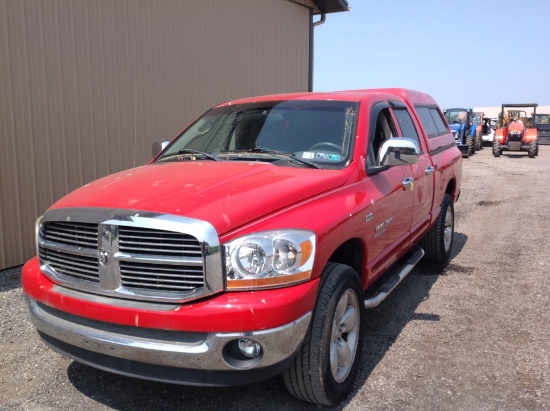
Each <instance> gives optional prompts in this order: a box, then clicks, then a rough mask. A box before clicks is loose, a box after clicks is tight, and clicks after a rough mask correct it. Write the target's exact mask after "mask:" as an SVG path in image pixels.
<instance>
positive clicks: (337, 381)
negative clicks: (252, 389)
mask: <svg viewBox="0 0 550 411" xmlns="http://www.w3.org/2000/svg"><path fill="white" fill-rule="evenodd" d="M321 276H322V278H324V280H323V282H322V283H321V289H320V291H319V297H318V299H317V305H316V307H315V311H314V313H313V318H312V320H311V324H310V326H309V329H308V332H307V334H306V337H305V339H304V342H303V344H302V347H301V349H300V351H299V353H298V355H297V356H296V358H295V359H294V361H293V362H292V364H291V365H290V367H289V368H288V369H287V370H286V371H285V372H284V374H283V379H284V382H285V386H286V388H287V390H288V391H289V392H290V393H291V394H292V395H293V396H295V397H296V398H299V399H301V400H304V401H308V402H312V403H315V404H319V405H336V404H338V403H339V402H340V401H341V400H342V399H343V398H344V397H345V396H347V395H348V394H349V393H350V392H351V389H352V387H353V383H354V381H355V377H356V375H357V370H358V368H359V362H360V357H361V350H362V346H363V336H364V329H365V326H364V323H365V320H364V318H365V305H364V302H363V289H362V286H361V281H360V279H359V276H358V275H357V273H356V272H355V271H354V270H353V269H352V268H351V267H348V266H347V265H344V264H334V263H329V264H328V265H327V266H326V267H325V269H324V271H323V274H321Z"/></svg>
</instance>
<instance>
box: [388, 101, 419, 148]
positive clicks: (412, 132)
mask: <svg viewBox="0 0 550 411" xmlns="http://www.w3.org/2000/svg"><path fill="white" fill-rule="evenodd" d="M394 113H395V117H396V118H397V122H398V123H399V127H401V131H402V132H403V137H408V138H412V139H413V140H416V141H417V142H419V140H418V133H417V132H416V128H415V126H414V123H413V121H412V118H411V115H410V114H409V112H408V111H407V109H406V108H397V109H395V110H394ZM419 143H420V142H419Z"/></svg>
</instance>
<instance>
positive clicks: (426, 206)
mask: <svg viewBox="0 0 550 411" xmlns="http://www.w3.org/2000/svg"><path fill="white" fill-rule="evenodd" d="M392 109H393V113H394V115H395V118H396V119H397V125H398V126H399V129H400V130H399V135H400V136H402V137H407V138H411V139H413V140H415V141H416V142H417V143H418V145H419V147H420V156H419V158H418V161H417V162H416V163H415V164H413V165H410V166H405V167H404V168H406V169H407V174H409V175H411V176H412V178H413V179H414V183H413V185H412V186H411V192H412V195H413V211H412V218H411V232H412V233H413V236H416V234H417V233H422V232H423V231H424V229H425V228H427V226H428V225H429V224H430V217H431V211H432V208H433V205H432V202H433V195H434V186H435V174H434V172H435V167H434V164H433V162H432V158H431V156H430V153H429V149H428V146H427V142H426V141H425V139H424V138H421V135H420V132H419V127H418V126H417V125H415V122H414V120H413V116H411V113H410V111H409V109H408V107H407V106H406V105H405V104H403V103H401V102H392ZM434 110H435V112H434ZM425 115H427V116H430V118H431V124H432V125H433V127H434V129H435V130H436V131H437V130H438V129H439V128H440V127H441V128H442V129H443V130H444V131H443V132H448V130H447V127H446V126H445V124H444V122H443V120H442V118H441V115H440V114H439V113H438V111H437V108H431V107H426V113H425ZM437 132H439V131H437Z"/></svg>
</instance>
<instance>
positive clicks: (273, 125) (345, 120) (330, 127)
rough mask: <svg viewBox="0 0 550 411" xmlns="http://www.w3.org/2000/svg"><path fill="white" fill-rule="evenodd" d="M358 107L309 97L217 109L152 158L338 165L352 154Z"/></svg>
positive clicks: (335, 166)
mask: <svg viewBox="0 0 550 411" xmlns="http://www.w3.org/2000/svg"><path fill="white" fill-rule="evenodd" d="M357 111H358V103H355V102H344V101H313V100H307V101H306V100H289V101H275V102H262V103H248V104H236V105H226V106H222V107H217V108H214V109H212V110H210V111H208V112H207V113H205V114H204V115H203V116H202V117H201V118H199V119H198V120H197V121H196V122H195V123H194V124H193V125H191V126H190V127H189V128H188V129H186V130H185V131H184V132H183V133H182V134H181V135H180V136H179V137H178V138H177V139H176V140H175V141H174V142H173V143H172V144H171V145H170V146H169V147H168V148H167V149H166V150H165V151H164V152H163V153H162V155H161V156H160V157H159V158H158V159H157V162H158V161H161V162H162V161H183V160H187V159H190V158H192V159H195V158H198V157H197V156H198V155H199V154H198V153H201V152H202V153H203V154H209V155H214V156H215V157H216V159H218V160H222V161H239V160H259V161H271V162H274V163H278V164H280V165H292V166H301V167H303V166H305V165H306V164H307V163H308V162H311V163H314V165H315V166H317V167H319V166H320V167H322V168H340V167H343V166H346V165H347V164H348V163H349V161H350V158H351V152H350V151H351V150H350V147H351V143H352V142H351V140H352V136H353V135H354V130H355V127H356V121H357ZM294 160H299V161H294Z"/></svg>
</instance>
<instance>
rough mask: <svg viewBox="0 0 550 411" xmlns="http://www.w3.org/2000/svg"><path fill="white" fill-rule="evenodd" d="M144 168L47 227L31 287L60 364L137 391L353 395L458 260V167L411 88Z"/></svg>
mask: <svg viewBox="0 0 550 411" xmlns="http://www.w3.org/2000/svg"><path fill="white" fill-rule="evenodd" d="M161 145H162V149H161V150H160V152H159V153H158V154H156V155H155V158H154V159H153V160H152V161H151V162H150V163H149V164H147V165H145V166H142V167H137V168H134V169H131V170H127V171H123V172H120V173H117V174H114V175H111V176H108V177H105V178H101V179H99V180H97V181H95V182H92V183H89V184H86V185H85V186H83V187H81V188H79V189H77V190H76V191H74V192H72V193H70V194H68V195H67V196H65V197H64V198H62V199H61V200H59V201H58V202H56V203H55V204H54V205H53V206H52V207H51V208H50V209H48V210H47V211H46V212H45V213H44V215H43V216H42V217H41V218H40V219H39V220H38V221H37V223H36V236H37V253H38V255H37V257H35V258H33V259H31V260H30V261H28V262H27V263H26V264H25V266H24V268H23V273H22V286H23V290H24V293H25V295H26V298H27V301H28V306H29V310H30V317H31V320H32V323H33V324H34V326H35V327H36V328H37V330H38V333H39V335H40V337H41V338H42V339H43V341H44V342H45V343H46V344H47V345H48V346H50V347H51V348H52V349H53V350H55V351H57V352H59V353H62V354H64V355H66V356H68V357H70V358H73V359H74V360H76V361H79V362H82V363H84V364H88V365H90V366H92V367H97V368H100V369H103V370H107V371H111V372H114V373H119V374H123V375H128V376H134V377H139V378H144V379H150V380H156V381H165V382H172V383H178V384H188V385H204V386H223V385H236V384H246V383H251V382H258V381H260V380H265V379H267V378H269V377H272V376H274V375H277V374H281V373H282V374H283V377H284V381H285V384H286V386H287V388H288V389H289V391H290V392H291V394H293V395H294V396H296V397H298V398H300V399H303V400H305V401H310V402H313V403H317V404H325V405H330V404H336V403H338V402H339V401H341V400H342V398H343V397H345V396H346V395H347V394H348V393H349V392H350V390H351V388H352V384H353V382H354V379H355V376H356V374H357V370H358V366H359V364H360V362H361V358H360V355H361V348H362V343H363V340H364V328H365V327H364V326H365V320H364V313H365V310H366V309H368V308H372V307H375V306H377V305H378V304H380V302H382V301H383V299H384V298H385V297H386V296H387V295H388V294H389V293H390V292H391V291H392V290H393V289H394V288H395V286H397V284H399V282H400V281H401V280H402V279H403V278H404V277H405V275H407V273H409V272H410V271H411V270H412V268H413V267H414V266H415V264H416V263H417V262H418V261H419V260H420V259H421V258H422V257H423V256H424V254H425V256H426V258H429V259H431V260H434V261H438V262H446V261H448V259H449V257H450V253H451V248H452V244H453V232H454V203H455V201H456V200H457V199H458V197H459V194H460V184H461V173H462V171H461V170H462V169H461V164H462V163H461V161H462V160H461V154H460V151H459V150H458V149H457V148H456V144H455V142H454V138H453V135H452V134H451V131H450V129H449V126H448V124H447V122H446V121H445V118H444V116H443V114H442V112H441V110H440V109H439V108H438V106H437V104H436V102H435V101H434V100H433V99H432V98H431V97H430V96H429V95H427V94H424V93H420V92H416V91H411V90H405V89H377V90H357V91H344V92H334V93H300V94H286V95H272V96H262V97H255V98H248V99H242V100H236V101H230V102H226V103H223V104H220V105H218V106H216V107H214V108H212V109H211V110H209V111H207V112H206V113H205V114H204V115H203V116H201V117H200V118H199V119H198V120H196V121H195V122H193V123H192V124H191V125H190V126H188V127H187V128H186V129H185V130H184V131H183V132H182V133H181V134H180V135H178V136H177V137H176V138H175V139H174V140H173V141H171V142H168V141H166V142H162V143H161V142H157V143H156V147H159V146H161Z"/></svg>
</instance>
